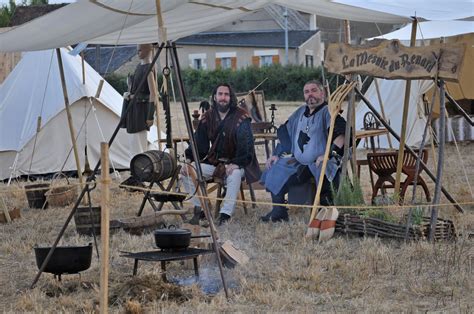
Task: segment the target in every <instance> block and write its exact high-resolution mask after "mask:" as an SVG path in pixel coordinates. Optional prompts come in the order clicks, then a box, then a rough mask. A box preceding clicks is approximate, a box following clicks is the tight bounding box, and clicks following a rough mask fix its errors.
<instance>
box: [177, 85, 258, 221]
mask: <svg viewBox="0 0 474 314" xmlns="http://www.w3.org/2000/svg"><path fill="white" fill-rule="evenodd" d="M195 138H196V144H197V147H198V156H199V158H200V159H201V169H202V175H203V177H204V179H209V178H211V177H220V178H221V179H224V181H225V183H226V186H227V188H226V194H225V197H224V202H223V205H222V208H221V209H220V215H219V220H218V223H219V225H221V224H222V223H224V222H226V221H228V220H229V219H230V218H231V216H232V214H233V213H234V209H235V205H236V200H237V195H238V193H239V190H240V185H241V182H242V177H244V176H245V178H246V180H247V183H249V184H250V183H253V182H256V181H257V180H258V179H259V178H260V169H259V167H258V161H257V158H256V156H255V149H254V140H253V134H252V129H251V127H250V116H249V115H248V113H247V112H246V111H245V110H243V109H241V108H239V107H238V106H237V98H236V97H235V93H234V92H233V90H232V88H231V87H230V86H229V85H228V84H219V85H218V86H217V87H216V88H215V89H214V91H213V94H212V106H211V108H210V109H209V110H207V111H206V112H205V113H204V114H203V117H202V119H201V120H200V121H199V124H198V127H197V131H196V134H195ZM185 155H186V159H187V161H188V162H191V161H193V154H192V150H191V147H189V148H188V149H186V151H185ZM187 169H188V168H187V167H185V168H183V170H182V171H181V174H182V182H183V185H184V187H185V189H186V191H187V192H188V193H190V194H191V193H194V192H195V191H196V186H195V182H193V180H192V178H191V176H190V174H189V173H188V172H187ZM191 202H192V203H193V204H194V214H195V215H194V217H193V219H192V220H191V223H194V224H197V223H198V222H199V218H203V213H202V206H201V202H200V200H199V199H198V198H197V197H195V196H194V197H192V198H191Z"/></svg>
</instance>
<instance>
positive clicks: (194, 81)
mask: <svg viewBox="0 0 474 314" xmlns="http://www.w3.org/2000/svg"><path fill="white" fill-rule="evenodd" d="M182 76H183V81H184V87H185V89H186V96H187V97H188V100H189V101H199V100H202V99H207V97H209V95H210V94H211V92H212V89H213V88H214V86H216V85H217V84H219V83H221V82H228V83H229V84H231V86H233V87H234V90H235V91H236V92H245V91H249V90H251V89H253V88H255V87H256V86H257V85H258V84H259V83H260V82H262V81H263V80H264V79H265V78H268V79H267V80H266V81H265V82H264V83H263V84H262V85H261V86H260V87H259V89H262V90H264V92H265V98H266V99H267V100H286V101H299V100H303V85H304V83H305V82H307V81H309V80H313V79H320V78H321V69H320V68H306V67H304V66H300V65H289V66H282V65H279V64H276V65H271V66H265V67H261V68H257V67H247V68H245V69H240V70H237V71H232V70H213V71H207V70H194V69H185V70H183V71H182ZM106 80H107V81H108V82H109V83H110V84H111V85H112V86H113V87H114V88H115V89H116V90H117V91H118V92H119V93H123V92H125V91H126V90H127V84H126V77H120V76H117V75H114V74H112V75H109V76H108V77H106ZM159 81H161V78H159ZM332 81H334V80H332ZM175 88H176V83H175ZM176 94H178V91H177V90H176ZM176 97H179V95H176Z"/></svg>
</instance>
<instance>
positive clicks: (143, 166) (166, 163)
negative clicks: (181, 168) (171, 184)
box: [130, 150, 176, 182]
mask: <svg viewBox="0 0 474 314" xmlns="http://www.w3.org/2000/svg"><path fill="white" fill-rule="evenodd" d="M175 170H176V161H175V160H174V158H173V157H172V156H171V155H170V154H168V153H166V152H162V151H160V150H149V151H147V152H144V153H141V154H138V155H135V156H134V157H133V158H132V161H131V162H130V172H131V174H132V176H134V177H135V178H137V179H138V180H140V181H142V182H157V181H162V180H165V179H168V178H170V177H171V176H172V175H173V173H174V172H175Z"/></svg>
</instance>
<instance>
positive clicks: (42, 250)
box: [34, 243, 92, 280]
mask: <svg viewBox="0 0 474 314" xmlns="http://www.w3.org/2000/svg"><path fill="white" fill-rule="evenodd" d="M34 249H35V256H36V265H37V266H38V269H40V268H41V265H43V261H44V260H45V258H46V256H47V255H48V253H49V250H50V249H51V247H34ZM91 260H92V243H89V245H86V246H58V247H56V249H55V250H54V252H53V255H52V256H51V258H50V259H49V261H48V264H47V265H46V268H45V269H44V272H46V273H51V274H54V275H55V276H58V279H59V280H61V275H62V274H77V273H79V272H80V271H83V270H86V269H89V267H90V266H91Z"/></svg>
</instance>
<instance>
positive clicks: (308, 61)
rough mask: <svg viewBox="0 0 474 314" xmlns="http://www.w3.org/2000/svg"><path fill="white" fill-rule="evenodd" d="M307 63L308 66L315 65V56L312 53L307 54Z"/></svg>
mask: <svg viewBox="0 0 474 314" xmlns="http://www.w3.org/2000/svg"><path fill="white" fill-rule="evenodd" d="M305 64H306V67H307V68H312V67H314V57H313V56H311V55H306V56H305Z"/></svg>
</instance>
